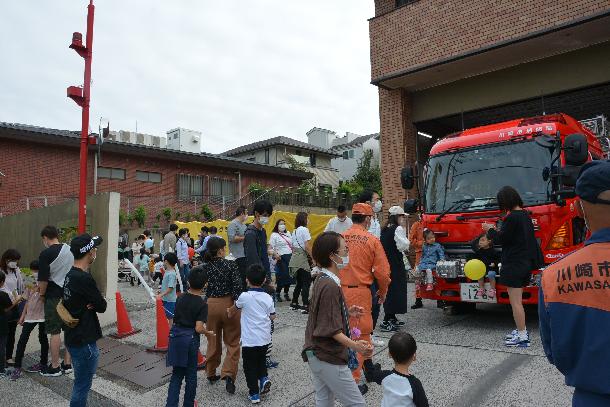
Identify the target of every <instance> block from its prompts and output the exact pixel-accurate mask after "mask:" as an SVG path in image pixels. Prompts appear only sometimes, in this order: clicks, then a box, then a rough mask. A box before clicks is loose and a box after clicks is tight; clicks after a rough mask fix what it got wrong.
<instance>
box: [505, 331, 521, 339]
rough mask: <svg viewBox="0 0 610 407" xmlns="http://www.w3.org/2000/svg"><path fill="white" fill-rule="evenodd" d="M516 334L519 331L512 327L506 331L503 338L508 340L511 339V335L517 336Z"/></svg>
mask: <svg viewBox="0 0 610 407" xmlns="http://www.w3.org/2000/svg"><path fill="white" fill-rule="evenodd" d="M518 334H519V331H517V330H516V329H513V330H512V331H510V332H509V333H507V334H506V336H504V340H506V341H508V340H509V339H513V337H515V336H517V335H518Z"/></svg>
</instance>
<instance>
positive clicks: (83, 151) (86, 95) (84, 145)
mask: <svg viewBox="0 0 610 407" xmlns="http://www.w3.org/2000/svg"><path fill="white" fill-rule="evenodd" d="M94 12H95V6H94V5H93V0H90V2H89V6H87V37H86V40H85V52H84V55H82V56H83V58H84V59H85V82H84V83H83V104H82V109H83V112H82V127H81V134H80V185H79V193H78V231H79V233H85V228H86V224H87V157H88V145H89V102H90V97H91V57H92V54H93V48H92V47H93V14H94Z"/></svg>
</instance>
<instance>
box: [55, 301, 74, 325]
mask: <svg viewBox="0 0 610 407" xmlns="http://www.w3.org/2000/svg"><path fill="white" fill-rule="evenodd" d="M55 309H56V310H57V315H59V318H61V320H62V321H63V323H64V324H66V326H67V327H68V328H75V327H76V325H78V323H79V322H80V319H78V318H74V317H73V316H72V314H70V311H68V309H67V308H66V306H65V305H64V300H63V299H60V300H59V303H58V304H57V307H56V308H55Z"/></svg>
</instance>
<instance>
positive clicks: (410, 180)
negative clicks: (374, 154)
mask: <svg viewBox="0 0 610 407" xmlns="http://www.w3.org/2000/svg"><path fill="white" fill-rule="evenodd" d="M400 184H401V185H402V188H403V189H412V188H413V187H414V186H415V174H414V172H413V167H404V168H403V169H402V171H400Z"/></svg>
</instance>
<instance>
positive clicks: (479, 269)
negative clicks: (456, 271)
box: [464, 259, 487, 281]
mask: <svg viewBox="0 0 610 407" xmlns="http://www.w3.org/2000/svg"><path fill="white" fill-rule="evenodd" d="M486 272H487V267H485V263H483V262H482V261H481V260H477V259H472V260H468V262H466V265H465V266H464V274H466V277H468V278H469V279H471V280H475V281H476V280H479V279H481V278H483V277H485V273H486Z"/></svg>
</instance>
